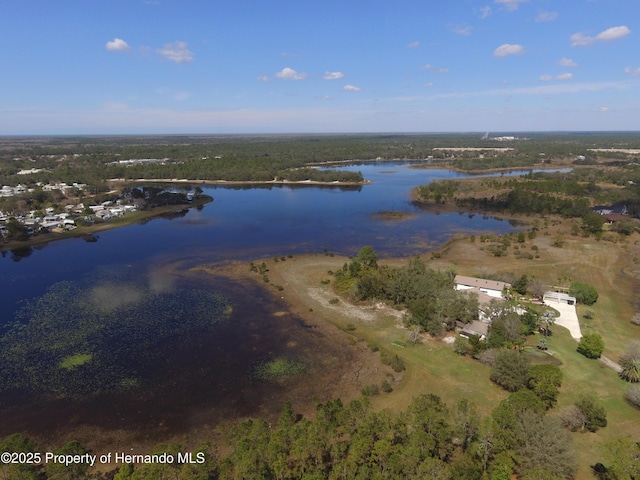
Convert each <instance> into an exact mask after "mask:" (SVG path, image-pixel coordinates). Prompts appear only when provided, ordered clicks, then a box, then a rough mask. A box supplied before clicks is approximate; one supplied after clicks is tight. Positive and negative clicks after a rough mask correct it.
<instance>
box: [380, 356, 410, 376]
mask: <svg viewBox="0 0 640 480" xmlns="http://www.w3.org/2000/svg"><path fill="white" fill-rule="evenodd" d="M380 359H381V360H382V363H384V364H385V365H389V366H390V367H391V368H392V369H393V371H394V372H397V373H400V372H403V371H404V370H405V369H406V366H405V364H404V362H403V361H402V359H401V358H400V357H398V356H397V355H394V356H393V357H390V356H389V355H385V354H382V355H381V358H380Z"/></svg>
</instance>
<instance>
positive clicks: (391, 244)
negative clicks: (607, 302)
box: [0, 162, 526, 326]
mask: <svg viewBox="0 0 640 480" xmlns="http://www.w3.org/2000/svg"><path fill="white" fill-rule="evenodd" d="M340 168H342V169H347V170H354V171H360V172H362V174H363V175H364V177H365V178H366V179H367V180H370V181H371V182H372V183H371V184H370V185H364V186H362V187H358V188H339V187H317V186H271V187H241V188H240V187H238V188H233V187H223V186H215V187H205V188H204V190H205V192H206V193H207V194H209V195H211V196H213V197H214V202H213V203H210V204H207V205H206V206H205V207H204V208H203V209H202V210H195V209H192V210H189V212H188V213H187V214H186V215H185V216H183V217H180V218H174V219H171V220H168V219H163V218H157V219H154V220H151V221H149V222H147V223H145V224H142V225H131V226H127V227H122V228H118V229H114V230H110V231H106V232H101V233H100V234H99V240H98V241H97V242H94V243H88V242H85V241H84V240H82V239H79V238H78V239H69V240H64V241H59V242H51V243H50V244H48V245H45V246H41V247H36V248H34V249H32V250H29V251H27V252H26V253H25V252H23V253H21V254H13V253H11V252H6V253H5V254H3V257H2V258H0V278H2V293H1V294H0V326H1V325H3V324H7V323H8V322H12V321H13V319H14V316H15V312H16V310H17V309H18V308H19V307H20V305H21V304H22V302H23V301H24V300H26V299H29V298H33V297H37V296H39V295H41V294H42V293H44V292H45V290H46V289H47V287H49V286H50V285H52V284H54V283H56V282H60V281H62V280H78V279H80V278H81V277H82V276H83V275H86V274H90V273H92V272H95V271H97V270H100V269H102V268H126V269H127V270H128V271H130V272H131V274H132V275H133V274H135V273H137V272H142V271H146V270H148V269H150V268H152V267H153V266H154V265H158V264H162V263H163V262H167V261H176V260H182V261H187V262H189V261H192V262H194V263H200V262H207V263H212V262H219V261H229V260H247V261H249V260H253V259H256V258H260V257H265V256H267V257H271V256H274V255H278V256H280V255H288V254H300V253H318V252H322V251H323V250H324V249H327V250H328V251H329V252H335V253H336V254H340V255H354V254H355V253H357V251H358V249H359V248H360V247H361V246H363V245H371V246H373V248H374V249H375V250H376V252H378V253H379V255H380V256H382V257H390V256H413V255H417V254H419V253H424V251H425V250H427V249H429V248H433V247H434V246H436V245H437V244H438V243H441V242H444V241H446V240H447V239H449V238H450V237H451V236H452V235H453V234H456V233H471V232H480V231H492V232H496V233H505V232H509V231H512V230H513V229H514V227H513V226H512V225H510V224H509V222H507V221H503V220H499V219H495V218H492V217H483V216H482V215H467V214H458V213H441V214H435V213H432V212H429V211H423V210H420V209H418V208H416V207H414V206H413V205H411V203H410V200H409V192H410V190H411V188H413V187H415V186H417V185H422V184H427V183H429V182H431V181H433V180H438V179H444V178H462V177H466V176H467V175H466V174H462V173H456V172H453V171H450V170H428V169H427V170H422V169H411V168H409V163H407V162H385V163H364V164H358V165H349V166H345V167H340ZM514 173H526V172H514ZM514 173H511V174H514ZM381 211H401V212H408V213H411V214H413V216H411V217H410V218H407V219H405V220H400V221H385V220H382V219H380V218H377V217H376V216H375V214H376V213H378V212H381ZM21 255H22V256H21Z"/></svg>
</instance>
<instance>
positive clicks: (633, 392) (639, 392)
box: [624, 385, 640, 408]
mask: <svg viewBox="0 0 640 480" xmlns="http://www.w3.org/2000/svg"><path fill="white" fill-rule="evenodd" d="M624 398H626V399H627V401H628V402H629V403H630V404H631V405H633V406H634V407H637V408H640V385H631V386H630V387H629V390H627V393H626V394H625V396H624Z"/></svg>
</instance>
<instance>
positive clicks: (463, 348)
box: [453, 335, 471, 355]
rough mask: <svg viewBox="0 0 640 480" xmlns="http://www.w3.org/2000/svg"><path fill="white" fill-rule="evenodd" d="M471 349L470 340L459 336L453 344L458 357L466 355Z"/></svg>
mask: <svg viewBox="0 0 640 480" xmlns="http://www.w3.org/2000/svg"><path fill="white" fill-rule="evenodd" d="M470 349H471V346H470V345H469V340H467V339H466V338H464V337H461V336H460V335H458V336H457V337H456V339H455V340H454V342H453V351H454V352H456V353H457V354H458V355H466V354H467V353H469V350H470Z"/></svg>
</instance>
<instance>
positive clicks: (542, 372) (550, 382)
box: [527, 363, 562, 408]
mask: <svg viewBox="0 0 640 480" xmlns="http://www.w3.org/2000/svg"><path fill="white" fill-rule="evenodd" d="M561 385H562V371H561V370H560V368H559V367H557V366H556V365H549V364H545V363H541V364H539V365H534V366H532V367H531V368H530V369H529V379H528V381H527V386H528V387H529V388H530V389H531V390H532V391H533V393H535V394H536V395H537V396H538V397H539V398H540V400H542V402H543V403H544V406H545V407H546V408H551V407H552V406H553V405H554V404H555V403H556V401H557V399H558V395H559V394H560V386H561Z"/></svg>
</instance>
